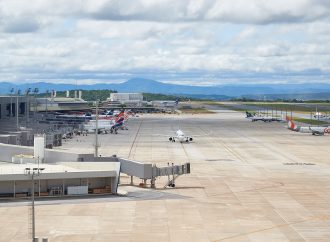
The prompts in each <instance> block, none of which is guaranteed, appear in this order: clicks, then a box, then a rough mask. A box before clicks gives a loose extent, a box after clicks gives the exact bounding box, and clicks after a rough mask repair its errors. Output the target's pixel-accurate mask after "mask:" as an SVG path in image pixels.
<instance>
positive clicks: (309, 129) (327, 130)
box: [288, 120, 330, 135]
mask: <svg viewBox="0 0 330 242" xmlns="http://www.w3.org/2000/svg"><path fill="white" fill-rule="evenodd" d="M288 129H290V130H292V131H296V132H301V133H312V134H313V135H325V134H330V126H328V127H322V126H317V127H313V126H305V127H304V126H299V125H296V124H295V123H294V122H293V121H292V120H289V122H288Z"/></svg>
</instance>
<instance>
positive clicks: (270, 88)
mask: <svg viewBox="0 0 330 242" xmlns="http://www.w3.org/2000/svg"><path fill="white" fill-rule="evenodd" d="M11 87H15V88H19V89H21V90H23V92H24V90H26V89H27V88H32V89H33V88H36V87H37V88H39V90H40V92H46V90H56V91H65V90H74V89H80V90H103V89H111V90H117V91H118V92H145V93H162V94H174V95H179V94H180V95H193V96H195V97H198V96H199V95H200V96H204V97H205V96H208V95H210V96H213V97H217V96H219V97H221V96H229V97H240V96H243V95H265V94H308V93H330V84H321V83H314V84H309V83H304V84H280V85H275V84H269V85H268V84H233V85H218V86H188V85H176V84H169V83H162V82H157V81H154V80H148V79H143V78H134V79H130V80H128V81H126V82H123V83H118V84H116V83H98V84H93V85H78V86H76V85H74V84H56V83H45V82H37V83H26V84H20V85H14V84H12V83H8V82H0V93H2V94H8V93H9V90H10V88H11ZM329 99H330V97H329Z"/></svg>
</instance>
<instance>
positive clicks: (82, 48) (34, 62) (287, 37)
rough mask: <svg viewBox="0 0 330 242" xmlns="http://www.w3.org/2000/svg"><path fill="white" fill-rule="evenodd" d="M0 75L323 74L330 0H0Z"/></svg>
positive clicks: (328, 51) (182, 78)
mask: <svg viewBox="0 0 330 242" xmlns="http://www.w3.org/2000/svg"><path fill="white" fill-rule="evenodd" d="M0 59H1V61H0V81H9V82H15V83H24V82H37V81H46V82H56V83H58V82H62V83H76V82H78V83H81V84H89V83H96V82H104V83H111V82H113V83H116V82H123V81H125V80H127V79H130V78H134V77H141V78H148V79H153V80H157V81H162V82H170V83H177V84H188V85H221V84H229V83H230V84H238V83H244V84H249V83H266V84H267V83H271V84H274V83H290V84H292V83H313V82H314V83H330V1H329V0H276V1H269V0H213V1H211V0H134V1H132V0H121V1H119V0H108V1H106V0H30V1H26V0H0Z"/></svg>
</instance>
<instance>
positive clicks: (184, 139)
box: [168, 129, 193, 143]
mask: <svg viewBox="0 0 330 242" xmlns="http://www.w3.org/2000/svg"><path fill="white" fill-rule="evenodd" d="M175 133H176V136H172V137H169V138H168V140H169V141H172V142H175V141H176V140H177V141H179V142H180V143H182V142H187V143H188V142H192V141H193V137H191V136H186V135H185V134H184V133H183V132H182V130H180V129H179V130H177V131H176V132H175Z"/></svg>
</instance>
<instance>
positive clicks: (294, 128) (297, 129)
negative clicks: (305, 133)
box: [288, 119, 300, 131]
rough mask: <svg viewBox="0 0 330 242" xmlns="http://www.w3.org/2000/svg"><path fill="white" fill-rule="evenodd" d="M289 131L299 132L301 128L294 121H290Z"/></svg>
mask: <svg viewBox="0 0 330 242" xmlns="http://www.w3.org/2000/svg"><path fill="white" fill-rule="evenodd" d="M288 129H290V130H292V131H299V129H300V126H298V125H296V124H295V123H294V122H293V120H292V119H290V120H289V122H288Z"/></svg>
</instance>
